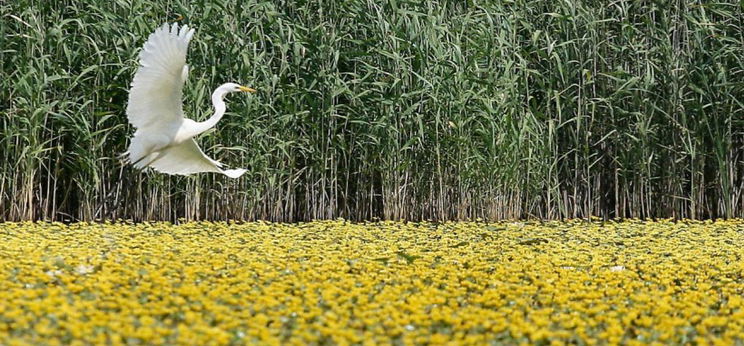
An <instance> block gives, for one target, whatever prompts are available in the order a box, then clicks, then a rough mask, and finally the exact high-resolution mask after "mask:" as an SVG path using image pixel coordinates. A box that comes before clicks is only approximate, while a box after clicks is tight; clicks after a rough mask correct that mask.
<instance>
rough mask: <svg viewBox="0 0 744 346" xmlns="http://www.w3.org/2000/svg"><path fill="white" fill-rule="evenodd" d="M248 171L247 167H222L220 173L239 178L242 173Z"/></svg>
mask: <svg viewBox="0 0 744 346" xmlns="http://www.w3.org/2000/svg"><path fill="white" fill-rule="evenodd" d="M246 171H248V170H247V169H243V168H238V169H224V170H222V174H224V175H226V176H228V177H230V178H233V179H234V178H240V176H241V175H243V173H245V172H246Z"/></svg>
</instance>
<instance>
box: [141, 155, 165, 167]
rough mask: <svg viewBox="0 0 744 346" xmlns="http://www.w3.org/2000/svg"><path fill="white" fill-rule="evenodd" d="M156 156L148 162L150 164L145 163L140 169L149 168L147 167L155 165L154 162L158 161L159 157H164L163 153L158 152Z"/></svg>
mask: <svg viewBox="0 0 744 346" xmlns="http://www.w3.org/2000/svg"><path fill="white" fill-rule="evenodd" d="M157 154H158V155H157V156H155V158H154V159H152V160H150V162H148V163H147V164H146V165H143V166H142V167H147V166H149V165H151V164H153V163H155V161H157V160H159V159H160V158H161V157H163V156H164V155H165V151H158V152H157ZM148 156H149V155H148ZM143 159H144V157H143ZM140 160H142V159H140Z"/></svg>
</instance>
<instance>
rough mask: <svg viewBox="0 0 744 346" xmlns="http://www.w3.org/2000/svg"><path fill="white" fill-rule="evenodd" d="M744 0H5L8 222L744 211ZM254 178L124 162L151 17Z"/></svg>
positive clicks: (3, 141) (199, 105)
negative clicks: (182, 34)
mask: <svg viewBox="0 0 744 346" xmlns="http://www.w3.org/2000/svg"><path fill="white" fill-rule="evenodd" d="M742 7H743V5H742V4H741V2H740V1H734V0H729V1H719V2H708V1H705V2H703V1H681V0H671V1H662V2H652V1H631V0H616V1H610V2H607V1H589V0H587V1H578V0H575V1H548V0H529V1H528V0H514V1H473V0H469V1H447V0H440V1H427V2H418V1H403V0H397V1H396V0H383V1H371V0H345V1H338V0H319V1H281V0H275V1H227V0H224V1H220V0H209V1H185V0H174V1H164V2H155V3H153V2H149V1H144V0H131V1H88V2H82V1H72V0H57V1H30V0H19V1H14V2H8V3H3V4H0V13H1V16H0V17H1V18H2V25H0V61H1V62H2V67H1V70H0V71H1V72H2V78H0V107H1V108H0V131H1V133H0V219H6V220H18V219H47V220H49V219H58V220H66V219H99V218H132V219H176V218H181V217H185V218H189V219H222V218H239V219H272V220H284V221H287V220H301V219H313V218H334V217H345V218H350V219H368V218H374V217H381V218H390V219H400V218H406V219H465V218H476V217H484V218H489V219H500V218H519V217H541V218H564V217H586V216H590V215H596V216H601V217H607V218H612V217H677V218H681V217H691V218H707V217H742V216H744V194H743V192H744V13H743V12H744V9H743V8H742ZM179 15H181V16H183V17H184V19H183V22H184V23H187V24H189V25H192V26H195V27H196V28H197V36H196V37H195V40H194V41H192V45H191V48H190V53H189V54H190V55H189V57H188V60H189V63H190V64H191V67H192V72H191V77H190V80H189V81H188V83H187V85H186V88H185V100H184V102H185V110H186V112H187V114H188V115H189V116H191V117H192V118H195V119H197V120H203V119H205V118H206V117H207V116H209V114H210V112H211V108H210V104H209V102H208V95H209V94H210V92H211V90H212V89H213V88H215V87H216V86H217V85H219V84H220V83H222V82H226V81H236V82H240V83H245V84H247V85H251V86H253V87H256V88H257V89H259V90H260V93H259V94H258V95H257V96H256V97H253V98H244V97H242V96H232V97H231V98H230V103H229V107H228V111H229V114H228V115H227V116H226V118H224V119H223V121H222V122H221V123H220V124H219V125H218V127H217V130H216V131H214V132H212V133H211V134H209V135H206V136H203V137H201V138H200V139H199V141H200V143H201V144H202V146H203V147H204V148H205V150H206V152H207V153H208V154H209V155H211V156H213V157H216V158H218V159H220V160H222V161H224V162H226V163H228V164H229V165H230V166H240V167H247V168H248V169H249V172H248V173H247V174H246V175H245V176H244V177H243V178H241V179H240V180H230V179H227V178H224V177H221V176H215V175H198V176H193V177H170V176H163V175H158V174H154V173H141V172H137V171H135V170H133V169H132V168H131V167H128V166H122V165H121V163H120V162H119V161H118V159H117V157H116V156H117V155H118V154H119V153H121V152H123V151H124V150H125V148H126V146H127V136H128V134H130V133H131V132H132V129H131V128H130V127H129V126H128V125H127V123H126V118H125V113H124V110H125V107H126V99H127V88H128V85H129V83H130V81H131V78H132V75H133V74H134V72H135V69H136V67H137V63H136V57H137V54H138V50H139V48H140V47H141V46H142V44H143V43H144V40H145V39H146V37H147V36H148V34H149V33H150V32H151V31H152V30H153V29H154V28H155V27H157V26H158V25H160V24H162V23H163V22H165V21H169V20H174V19H175V18H177V17H178V16H179Z"/></svg>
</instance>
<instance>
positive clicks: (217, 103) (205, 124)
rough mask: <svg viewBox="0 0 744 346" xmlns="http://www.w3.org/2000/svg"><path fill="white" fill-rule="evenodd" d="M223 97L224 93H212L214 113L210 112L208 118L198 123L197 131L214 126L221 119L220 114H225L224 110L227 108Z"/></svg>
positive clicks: (200, 131)
mask: <svg viewBox="0 0 744 346" xmlns="http://www.w3.org/2000/svg"><path fill="white" fill-rule="evenodd" d="M223 98H224V95H222V94H221V93H218V92H217V91H215V92H214V94H212V105H214V114H212V116H211V117H210V118H209V119H207V120H205V121H202V122H200V123H198V124H199V125H198V127H199V133H202V132H204V131H207V130H209V129H211V128H213V127H215V125H217V123H218V122H219V121H220V119H222V116H223V115H225V110H226V109H227V107H226V106H225V101H224V100H223Z"/></svg>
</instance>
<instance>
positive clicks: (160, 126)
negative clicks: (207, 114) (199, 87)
mask: <svg viewBox="0 0 744 346" xmlns="http://www.w3.org/2000/svg"><path fill="white" fill-rule="evenodd" d="M193 35H194V29H190V30H189V28H188V26H186V25H184V26H183V27H181V28H180V30H179V27H178V24H173V25H172V26H168V25H167V24H165V25H163V26H162V27H160V28H158V29H157V30H155V32H154V33H152V34H151V35H150V37H149V38H148V39H147V42H146V43H145V45H144V48H143V50H142V52H141V53H140V56H139V60H140V67H139V69H138V70H137V73H135V75H134V80H133V81H132V88H131V89H130V90H129V103H128V105H127V118H128V119H129V123H130V124H132V126H134V127H135V128H136V129H137V130H136V131H135V133H134V136H133V137H132V140H131V142H130V144H129V150H128V151H127V153H125V154H126V155H128V158H129V161H130V162H132V164H133V165H134V166H135V167H136V168H146V167H151V168H153V169H154V170H156V171H158V172H161V173H167V174H179V175H189V174H194V173H200V172H215V173H222V174H225V175H227V176H229V177H231V178H237V177H240V176H241V175H243V173H245V171H246V170H245V169H228V170H225V169H222V164H221V163H219V162H217V161H215V160H212V159H211V158H209V157H208V156H207V155H205V154H204V152H202V151H201V149H200V148H199V145H198V144H197V143H196V141H195V140H194V137H195V136H197V135H199V134H201V133H203V132H205V131H207V130H209V129H210V128H212V127H214V126H215V125H216V124H217V122H218V121H220V119H222V116H223V115H224V114H225V110H226V105H225V101H224V98H225V96H226V95H227V94H229V93H232V92H239V91H242V92H255V90H253V89H251V88H246V87H243V86H240V85H238V84H235V83H225V84H223V85H221V86H219V87H218V88H217V89H216V90H215V91H214V93H212V104H213V105H214V108H215V112H214V115H212V117H211V118H209V119H208V120H206V121H203V122H196V121H193V120H191V119H188V118H185V117H184V114H183V107H182V100H181V99H182V95H183V91H182V90H183V85H184V83H185V82H186V79H187V78H188V74H189V67H188V65H186V52H187V49H188V44H189V41H190V40H191V37H192V36H193Z"/></svg>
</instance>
